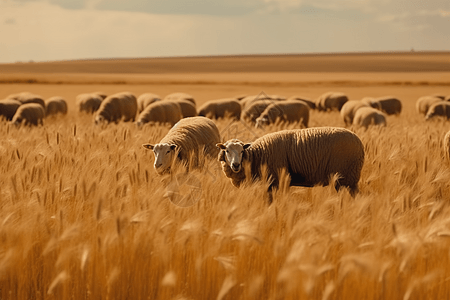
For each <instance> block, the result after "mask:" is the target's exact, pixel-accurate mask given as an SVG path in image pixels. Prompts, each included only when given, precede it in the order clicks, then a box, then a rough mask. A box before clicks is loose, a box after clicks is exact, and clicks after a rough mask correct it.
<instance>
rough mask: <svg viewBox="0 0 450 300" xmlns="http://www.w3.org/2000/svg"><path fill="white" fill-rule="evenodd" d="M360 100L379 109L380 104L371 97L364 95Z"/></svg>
mask: <svg viewBox="0 0 450 300" xmlns="http://www.w3.org/2000/svg"><path fill="white" fill-rule="evenodd" d="M361 102H363V103H366V104H367V105H369V106H370V107H373V108H376V109H378V110H381V105H380V103H378V102H377V101H376V99H375V98H373V97H364V98H362V99H361Z"/></svg>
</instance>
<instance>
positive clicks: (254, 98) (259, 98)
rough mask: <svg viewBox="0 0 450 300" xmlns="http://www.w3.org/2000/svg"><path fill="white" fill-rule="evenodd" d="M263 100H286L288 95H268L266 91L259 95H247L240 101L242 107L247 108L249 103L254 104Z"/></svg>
mask: <svg viewBox="0 0 450 300" xmlns="http://www.w3.org/2000/svg"><path fill="white" fill-rule="evenodd" d="M263 100H265V101H267V102H275V101H284V100H286V97H283V96H278V95H266V94H264V93H261V94H259V95H252V96H247V97H245V98H243V99H242V100H240V101H239V102H240V103H241V106H242V108H246V107H248V106H249V105H252V104H253V103H255V102H257V101H263Z"/></svg>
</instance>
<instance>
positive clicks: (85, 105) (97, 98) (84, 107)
mask: <svg viewBox="0 0 450 300" xmlns="http://www.w3.org/2000/svg"><path fill="white" fill-rule="evenodd" d="M75 101H76V103H77V106H78V110H79V112H85V113H88V114H93V113H95V112H96V111H97V110H98V109H99V108H100V105H101V104H102V102H103V98H102V96H101V95H98V94H95V93H92V94H80V95H78V96H77V97H76V99H75Z"/></svg>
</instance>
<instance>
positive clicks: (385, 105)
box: [375, 96, 402, 115]
mask: <svg viewBox="0 0 450 300" xmlns="http://www.w3.org/2000/svg"><path fill="white" fill-rule="evenodd" d="M375 102H377V103H378V104H379V107H380V110H381V111H382V112H384V113H385V114H387V115H398V114H400V113H401V112H402V102H401V101H400V100H399V99H397V98H395V97H392V96H386V97H379V98H376V99H375Z"/></svg>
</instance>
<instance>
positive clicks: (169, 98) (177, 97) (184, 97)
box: [163, 93, 197, 105]
mask: <svg viewBox="0 0 450 300" xmlns="http://www.w3.org/2000/svg"><path fill="white" fill-rule="evenodd" d="M173 100H187V101H190V102H192V103H194V105H197V103H195V99H194V97H193V96H192V95H189V94H186V93H172V94H169V95H167V96H166V97H164V99H163V101H173Z"/></svg>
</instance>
